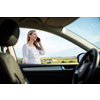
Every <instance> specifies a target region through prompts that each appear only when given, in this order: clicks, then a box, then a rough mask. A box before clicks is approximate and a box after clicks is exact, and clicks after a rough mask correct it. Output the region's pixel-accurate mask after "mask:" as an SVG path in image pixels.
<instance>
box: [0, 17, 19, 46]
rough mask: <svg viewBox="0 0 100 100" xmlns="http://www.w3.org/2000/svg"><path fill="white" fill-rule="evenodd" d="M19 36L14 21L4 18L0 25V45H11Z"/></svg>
mask: <svg viewBox="0 0 100 100" xmlns="http://www.w3.org/2000/svg"><path fill="white" fill-rule="evenodd" d="M18 37H19V27H18V25H17V24H16V22H14V21H12V20H10V19H6V20H5V21H4V22H3V23H2V24H1V26H0V45H1V46H13V45H15V44H16V42H17V40H18Z"/></svg>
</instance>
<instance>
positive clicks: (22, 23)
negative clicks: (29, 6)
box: [0, 17, 78, 29]
mask: <svg viewBox="0 0 100 100" xmlns="http://www.w3.org/2000/svg"><path fill="white" fill-rule="evenodd" d="M5 19H12V20H14V21H15V22H16V23H17V24H18V25H19V27H25V28H36V29H37V28H40V27H41V28H42V29H44V28H43V27H45V26H48V27H56V28H63V27H64V26H67V25H69V24H70V23H72V22H73V21H75V20H76V19H78V17H1V18H0V20H1V21H0V25H1V23H2V22H3V21H4V20H5Z"/></svg>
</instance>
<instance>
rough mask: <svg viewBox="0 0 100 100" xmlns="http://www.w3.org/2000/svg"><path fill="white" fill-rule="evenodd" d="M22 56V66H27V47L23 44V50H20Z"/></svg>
mask: <svg viewBox="0 0 100 100" xmlns="http://www.w3.org/2000/svg"><path fill="white" fill-rule="evenodd" d="M22 54H23V61H22V62H23V64H27V63H28V48H27V45H26V44H24V45H23V48H22Z"/></svg>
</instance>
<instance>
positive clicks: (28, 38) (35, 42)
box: [27, 30, 41, 50]
mask: <svg viewBox="0 0 100 100" xmlns="http://www.w3.org/2000/svg"><path fill="white" fill-rule="evenodd" d="M33 32H36V31H35V30H31V31H29V32H28V34H27V43H28V42H29V41H30V37H29V35H31V34H32V33H33ZM33 44H34V46H35V47H36V48H37V49H39V50H41V48H40V47H39V46H38V42H37V41H34V43H33Z"/></svg>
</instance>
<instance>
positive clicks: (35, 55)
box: [22, 44, 45, 64]
mask: <svg viewBox="0 0 100 100" xmlns="http://www.w3.org/2000/svg"><path fill="white" fill-rule="evenodd" d="M44 54H45V51H43V50H38V49H37V48H36V47H35V46H28V45H27V44H24V45H23V47H22V55H23V61H22V63H23V62H27V63H28V64H41V60H40V55H44Z"/></svg>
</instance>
